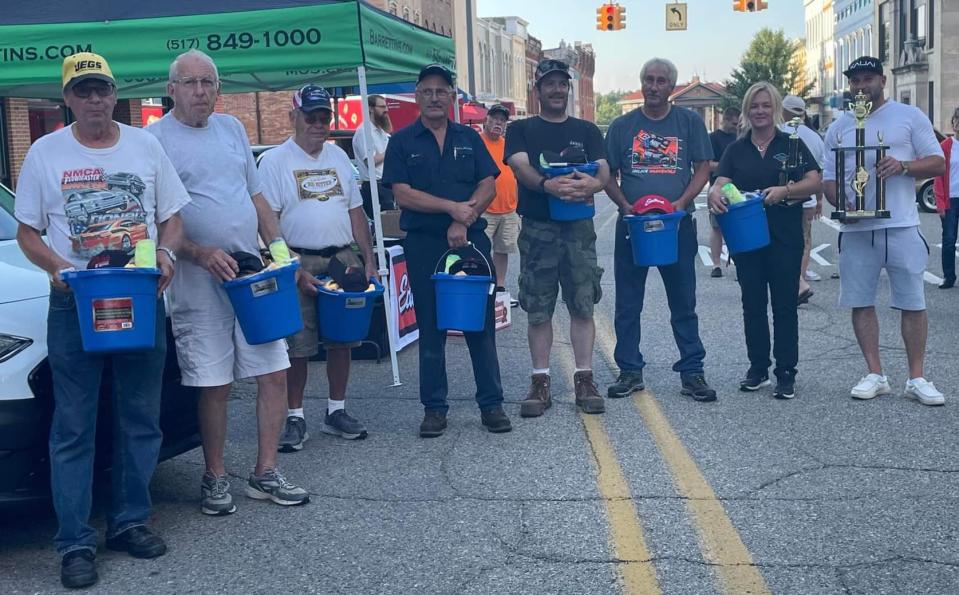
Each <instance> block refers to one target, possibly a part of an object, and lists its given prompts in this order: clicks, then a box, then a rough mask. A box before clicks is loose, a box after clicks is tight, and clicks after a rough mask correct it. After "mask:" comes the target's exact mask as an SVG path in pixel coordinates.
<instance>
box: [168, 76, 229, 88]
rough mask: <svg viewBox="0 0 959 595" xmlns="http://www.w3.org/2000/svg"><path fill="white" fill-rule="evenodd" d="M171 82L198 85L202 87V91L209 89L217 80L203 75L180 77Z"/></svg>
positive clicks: (188, 85) (189, 85) (214, 85)
mask: <svg viewBox="0 0 959 595" xmlns="http://www.w3.org/2000/svg"><path fill="white" fill-rule="evenodd" d="M173 82H174V83H176V84H178V85H183V86H184V87H196V86H197V85H200V88H201V89H203V90H204V91H209V90H210V89H212V88H214V87H216V85H217V83H219V81H218V80H216V79H211V78H206V77H203V78H194V77H189V78H180V79H176V80H175V81H173Z"/></svg>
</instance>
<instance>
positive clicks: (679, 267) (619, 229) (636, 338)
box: [613, 215, 706, 377]
mask: <svg viewBox="0 0 959 595" xmlns="http://www.w3.org/2000/svg"><path fill="white" fill-rule="evenodd" d="M698 251H699V244H698V242H697V241H696V224H695V222H694V221H693V218H692V216H690V215H686V216H685V217H683V218H682V220H681V221H680V223H679V260H678V261H677V262H676V263H674V264H671V265H668V266H661V267H657V268H658V269H659V274H660V276H661V277H662V278H663V285H664V286H665V288H666V300H667V302H668V303H669V314H670V316H669V322H670V324H671V325H672V327H673V338H674V339H675V340H676V346H677V347H678V348H679V361H677V362H676V363H675V364H673V371H674V372H679V374H680V376H682V377H686V376H691V375H695V374H702V373H703V360H704V359H705V358H706V348H705V347H703V342H702V340H700V338H699V317H698V316H696V254H697V253H698ZM648 273H649V267H641V266H636V265H635V264H634V263H633V247H632V245H631V244H630V241H629V238H627V237H626V223H625V222H624V221H623V220H622V218H620V220H619V221H617V222H616V248H615V251H614V256H613V276H614V278H615V280H616V318H615V328H616V350H615V351H614V352H613V357H614V358H615V360H616V365H617V366H619V369H620V371H623V372H639V371H641V370H642V369H643V367H644V366H645V365H646V362H645V360H644V359H643V354H642V352H641V351H640V350H639V344H640V339H641V337H642V324H641V322H640V318H641V316H642V313H643V300H644V298H645V296H646V275H647V274H648Z"/></svg>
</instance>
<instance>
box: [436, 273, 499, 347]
mask: <svg viewBox="0 0 959 595" xmlns="http://www.w3.org/2000/svg"><path fill="white" fill-rule="evenodd" d="M433 283H434V285H435V287H436V289H435V291H436V327H437V328H439V329H440V330H455V331H463V332H464V333H465V332H476V331H481V330H483V329H484V328H485V327H486V304H487V300H488V299H489V296H490V295H492V292H493V288H494V287H495V286H494V285H493V278H492V277H489V276H483V275H459V276H457V275H448V274H446V273H436V274H434V275H433Z"/></svg>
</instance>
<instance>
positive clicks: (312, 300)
mask: <svg viewBox="0 0 959 595" xmlns="http://www.w3.org/2000/svg"><path fill="white" fill-rule="evenodd" d="M336 258H337V259H338V260H339V261H340V262H342V263H343V264H345V265H346V266H359V267H362V266H363V259H362V258H361V257H360V255H359V254H357V253H356V252H355V251H354V250H353V249H352V248H351V247H350V246H345V247H343V248H341V249H340V250H339V251H338V252H337V253H336ZM330 260H331V258H330V257H325V256H317V255H312V254H301V255H300V267H301V268H302V269H303V270H305V271H306V272H308V273H310V274H311V275H313V276H314V277H323V276H325V275H326V273H327V272H328V271H329V269H330ZM296 293H297V296H298V297H299V299H300V316H301V317H302V318H303V329H302V330H301V331H300V332H298V333H296V334H295V335H293V336H292V337H289V338H287V340H286V341H287V343H288V344H289V356H290V357H291V358H294V357H313V356H314V355H316V354H317V353H319V352H320V329H319V316H318V315H317V311H316V296H312V295H307V294H305V293H303V292H302V291H297V292H296ZM361 344H362V343H361V342H359V341H357V342H356V343H328V342H325V341H324V342H323V348H324V349H326V350H330V349H348V348H351V347H359V346H360V345H361Z"/></svg>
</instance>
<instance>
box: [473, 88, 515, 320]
mask: <svg viewBox="0 0 959 595" xmlns="http://www.w3.org/2000/svg"><path fill="white" fill-rule="evenodd" d="M508 121H509V109H508V108H507V107H506V106H505V105H502V104H500V103H497V104H496V105H494V106H492V107H491V108H489V110H487V112H486V121H485V122H484V123H483V132H482V133H481V134H480V137H481V138H482V139H483V143H484V144H485V145H486V149H487V150H488V151H489V153H490V155H491V156H492V157H493V161H495V162H496V163H502V162H503V148H504V147H505V141H504V137H503V135H504V134H505V133H506V123H507V122H508ZM483 217H484V218H485V219H486V221H487V223H488V224H487V226H486V235H488V236H489V238H490V242H492V244H493V266H494V267H495V268H496V292H497V293H499V292H501V291H506V287H505V285H506V268H507V267H508V266H509V255H510V254H512V253H514V252H517V250H518V249H517V247H516V241H517V239H518V238H519V215H517V214H516V178H515V177H514V176H513V170H511V169H510V168H508V167H501V168H500V175H499V177H497V178H496V198H494V199H493V202H492V203H490V206H489V208H488V209H486V213H484V214H483ZM518 303H519V302H517V301H516V300H515V299H514V300H510V307H516V305H517V304H518Z"/></svg>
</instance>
